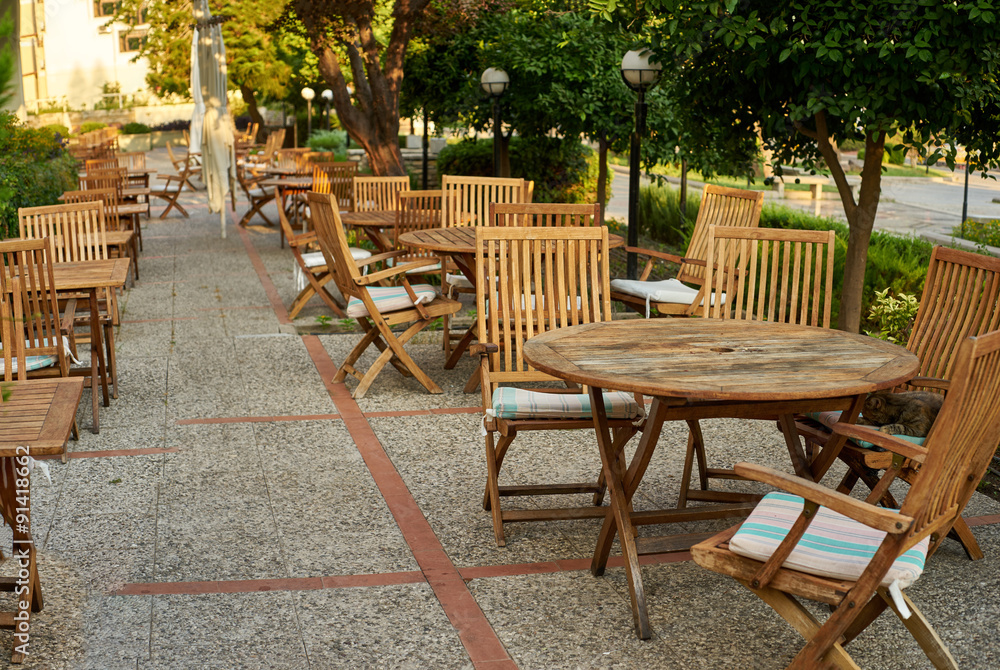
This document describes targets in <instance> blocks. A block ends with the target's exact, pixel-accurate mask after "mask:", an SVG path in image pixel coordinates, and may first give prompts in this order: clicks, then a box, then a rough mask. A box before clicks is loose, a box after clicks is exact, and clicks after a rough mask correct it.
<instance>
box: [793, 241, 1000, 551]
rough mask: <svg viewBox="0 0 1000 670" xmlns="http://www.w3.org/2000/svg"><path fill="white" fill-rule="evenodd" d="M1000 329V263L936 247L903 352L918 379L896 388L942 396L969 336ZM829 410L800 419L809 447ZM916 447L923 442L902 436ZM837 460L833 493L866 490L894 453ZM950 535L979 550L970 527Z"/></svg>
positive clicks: (821, 433)
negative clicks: (912, 358)
mask: <svg viewBox="0 0 1000 670" xmlns="http://www.w3.org/2000/svg"><path fill="white" fill-rule="evenodd" d="M997 329H1000V259H996V258H993V257H991V256H984V255H982V254H976V253H972V252H969V251H961V250H958V249H951V248H948V247H941V246H938V247H934V250H933V251H932V252H931V260H930V264H929V265H928V267H927V279H926V280H925V281H924V291H923V295H922V297H921V299H920V308H919V309H918V310H917V316H916V319H915V320H914V322H913V328H912V329H911V331H910V337H909V340H908V341H907V344H906V348H907V349H909V350H910V351H912V352H913V353H914V354H916V355H917V358H918V359H919V361H920V367H919V368H918V369H917V376H915V377H914V378H913V379H911V380H910V381H909V382H908V383H907V384H905V385H904V386H903V387H901V388H900V389H899V390H903V391H906V390H915V389H920V390H929V391H935V392H939V393H946V392H947V390H948V388H949V383H950V382H949V380H950V379H951V378H952V375H953V371H954V367H955V363H956V357H957V353H958V349H959V345H960V344H961V343H962V341H963V340H964V339H965V338H967V337H969V336H970V335H982V334H984V333H988V332H990V331H993V330H997ZM839 418H840V417H839V413H835V412H831V413H824V414H822V415H818V416H814V417H813V418H811V419H810V418H806V417H803V418H801V419H800V420H799V421H798V423H797V428H798V429H799V432H800V433H801V434H802V436H803V437H804V438H805V439H806V442H807V444H811V445H817V446H820V445H823V444H825V443H826V440H827V439H828V437H829V433H828V432H827V430H828V428H827V426H828V425H832V424H833V423H835V422H836V421H837V420H839ZM900 437H901V438H902V439H907V440H910V441H913V442H915V443H917V444H923V443H924V439H923V438H915V437H905V438H903V437H902V436H900ZM838 457H839V458H840V459H841V460H842V461H844V462H845V463H846V464H847V466H848V471H847V473H846V474H845V475H844V479H843V480H842V481H841V482H840V485H839V486H838V488H837V490H838V491H842V492H844V493H849V492H850V491H851V490H853V488H854V486H855V484H857V482H858V480H859V479H860V480H862V481H863V482H865V484H867V485H868V487H869V488H871V487H873V486H875V485H876V484H877V483H878V481H879V474H878V471H879V470H884V469H885V468H887V467H889V466H890V464H891V462H892V455H891V454H889V453H887V452H885V451H879V450H877V449H872V448H871V446H869V445H867V444H863V443H858V442H855V441H849V442H848V443H847V444H845V445H844V447H843V448H842V449H841V451H840V453H839V454H838ZM918 470H919V463H916V462H913V461H908V462H906V463H904V467H903V468H902V470H901V471H900V473H899V478H900V479H902V480H903V481H906V482H910V481H913V480H914V479H915V477H916V474H917V471H918ZM882 503H883V504H884V505H885V506H887V507H898V505H897V504H896V501H895V499H894V498H893V496H892V494H891V493H889V492H888V491H887V492H886V493H885V495H884V497H883V498H882ZM952 537H953V538H954V539H956V540H958V541H959V542H961V543H962V547H963V548H964V549H965V552H966V554H967V555H968V556H969V558H970V559H972V560H979V559H981V558H982V557H983V551H982V549H981V548H980V546H979V543H978V542H977V541H976V538H975V536H974V535H973V534H972V531H971V530H970V528H969V526H968V524H966V523H965V520H964V519H962V518H961V517H959V518H958V520H957V521H956V523H955V525H954V528H953V529H952Z"/></svg>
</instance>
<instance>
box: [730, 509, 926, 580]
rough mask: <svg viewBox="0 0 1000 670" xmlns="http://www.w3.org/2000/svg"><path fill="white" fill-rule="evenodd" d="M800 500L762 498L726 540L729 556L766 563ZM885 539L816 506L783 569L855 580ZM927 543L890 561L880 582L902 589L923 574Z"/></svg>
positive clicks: (795, 514) (784, 532) (796, 515)
mask: <svg viewBox="0 0 1000 670" xmlns="http://www.w3.org/2000/svg"><path fill="white" fill-rule="evenodd" d="M802 504H803V500H802V498H800V497H799V496H794V495H791V494H789V493H782V492H775V493H768V494H767V495H766V496H764V498H763V499H762V500H761V501H760V503H758V504H757V507H755V508H754V510H753V512H751V514H750V516H749V517H748V518H747V520H746V521H744V522H743V525H742V526H740V529H739V530H738V531H737V532H736V534H735V535H734V536H733V539H732V540H730V541H729V548H730V549H731V550H732V552H733V553H735V554H739V555H740V556H745V557H747V558H753V559H756V560H759V561H766V560H767V559H768V558H769V557H770V556H771V554H773V553H774V550H775V549H777V547H778V545H779V544H780V543H781V541H782V540H783V539H784V538H785V536H786V535H787V534H788V531H789V529H790V528H791V527H792V524H793V523H794V522H795V520H796V519H797V518H798V517H799V514H801V513H802ZM885 536H886V534H885V533H884V532H883V531H880V530H874V529H872V528H869V527H868V526H866V525H864V524H862V523H858V522H857V521H854V520H853V519H849V518H848V517H846V516H844V515H843V514H839V513H837V512H834V511H833V510H829V509H826V508H825V507H820V508H819V511H818V512H817V513H816V518H815V519H813V522H812V523H811V524H810V525H809V528H808V530H807V531H806V533H805V534H804V535H803V536H802V539H801V540H799V543H798V544H797V545H796V546H795V549H793V550H792V553H791V554H790V555H789V556H788V559H787V560H786V561H785V564H784V566H783V567H785V568H790V569H792V570H798V571H799V572H805V573H808V574H810V575H817V576H819V577H830V578H833V579H850V580H855V579H857V578H858V577H860V576H861V573H862V572H864V570H865V568H867V567H868V563H870V562H871V559H872V557H873V556H874V555H875V551H876V550H877V549H878V547H879V545H880V544H881V543H882V540H883V539H885ZM928 542H929V539H928V538H924V539H923V540H921V541H920V542H919V543H918V544H917V545H916V546H914V547H913V548H912V549H910V550H909V551H907V552H906V553H904V554H903V555H902V556H900V557H899V558H897V559H896V561H895V562H894V563H893V564H892V567H890V568H889V571H888V572H887V573H886V575H885V577H884V578H883V579H882V585H883V586H889V585H890V584H892V582H894V581H898V585H899V587H900V588H904V589H905V588H906V587H908V586H909V585H910V584H912V583H913V582H914V581H916V579H917V577H919V576H920V574H921V573H922V572H923V571H924V560H925V559H926V558H927V545H928Z"/></svg>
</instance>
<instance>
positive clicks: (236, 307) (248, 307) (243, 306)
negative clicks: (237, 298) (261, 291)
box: [194, 275, 272, 318]
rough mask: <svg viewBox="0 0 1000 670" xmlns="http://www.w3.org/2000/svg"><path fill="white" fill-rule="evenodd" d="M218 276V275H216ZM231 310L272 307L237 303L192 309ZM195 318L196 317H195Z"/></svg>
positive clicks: (269, 306) (199, 310)
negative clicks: (235, 304)
mask: <svg viewBox="0 0 1000 670" xmlns="http://www.w3.org/2000/svg"><path fill="white" fill-rule="evenodd" d="M216 276H218V275H216ZM223 309H224V310H227V311H233V310H237V309H272V307H271V305H238V306H235V307H231V306H225V305H223V306H220V307H196V308H195V310H194V311H196V312H217V311H219V310H223ZM195 318H197V317H195Z"/></svg>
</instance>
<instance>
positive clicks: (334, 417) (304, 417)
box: [176, 414, 341, 426]
mask: <svg viewBox="0 0 1000 670" xmlns="http://www.w3.org/2000/svg"><path fill="white" fill-rule="evenodd" d="M340 418H341V417H340V415H339V414H293V415H289V416H229V417H215V418H212V419H180V420H178V421H177V422H176V425H178V426H200V425H205V424H213V423H270V422H271V421H338V420H340Z"/></svg>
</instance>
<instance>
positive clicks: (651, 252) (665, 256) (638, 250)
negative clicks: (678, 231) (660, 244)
mask: <svg viewBox="0 0 1000 670" xmlns="http://www.w3.org/2000/svg"><path fill="white" fill-rule="evenodd" d="M625 251H627V252H629V253H633V254H642V255H643V256H650V257H652V258H659V259H660V260H663V261H670V262H671V263H682V262H683V261H684V259H683V258H681V257H680V256H678V255H676V254H670V253H667V252H665V251H656V250H655V249H644V248H642V247H625Z"/></svg>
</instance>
